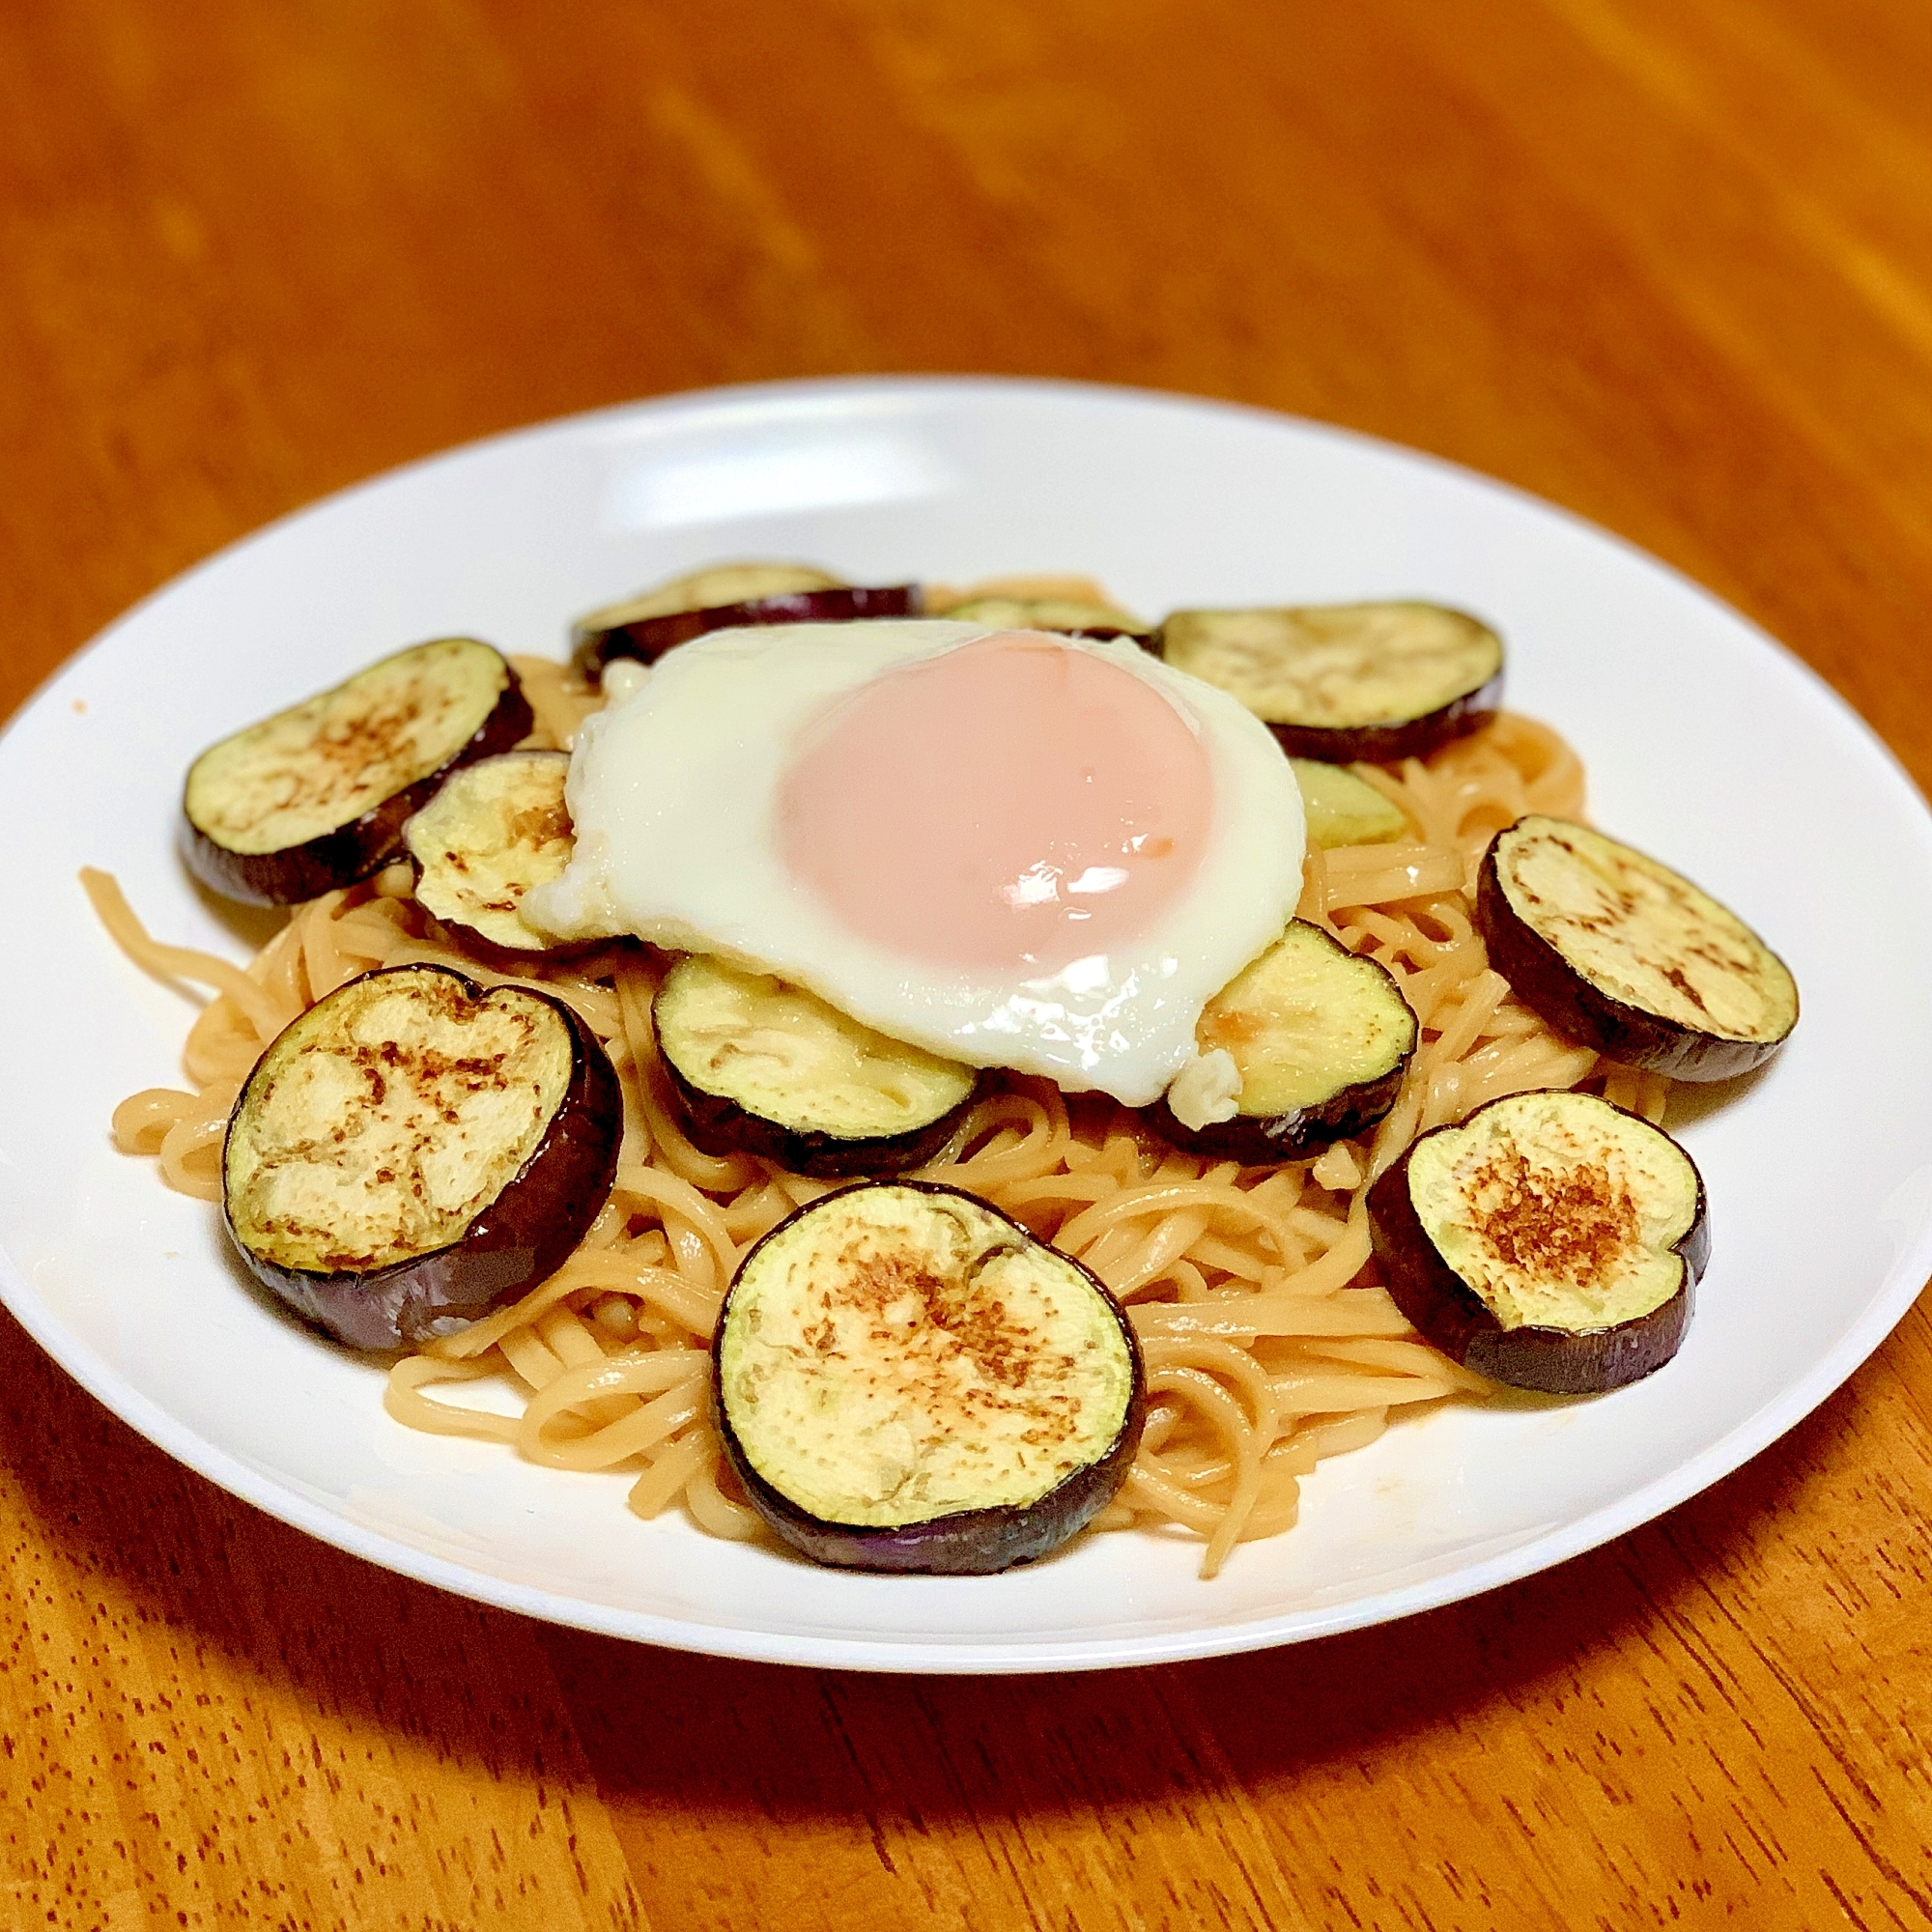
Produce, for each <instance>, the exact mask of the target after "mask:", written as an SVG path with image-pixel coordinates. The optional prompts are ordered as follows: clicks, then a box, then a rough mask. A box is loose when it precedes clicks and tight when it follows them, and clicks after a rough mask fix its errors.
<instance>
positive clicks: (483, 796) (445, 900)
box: [403, 752, 575, 953]
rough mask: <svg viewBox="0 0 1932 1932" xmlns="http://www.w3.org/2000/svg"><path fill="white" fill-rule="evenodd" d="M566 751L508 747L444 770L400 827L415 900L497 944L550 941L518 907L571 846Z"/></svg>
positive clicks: (530, 948) (552, 944) (514, 949)
mask: <svg viewBox="0 0 1932 1932" xmlns="http://www.w3.org/2000/svg"><path fill="white" fill-rule="evenodd" d="M569 775H570V754H569V753H567V752H506V753H503V754H502V755H501V756H499V757H495V758H483V759H480V760H479V761H478V762H477V763H475V764H473V765H466V766H465V767H464V768H463V770H461V771H460V772H457V773H455V774H453V775H452V776H451V777H450V778H449V779H447V780H445V781H444V782H443V785H442V788H441V790H440V791H439V792H438V793H437V795H436V796H435V797H434V798H433V799H431V800H430V802H429V803H428V804H427V805H426V806H424V807H423V809H422V810H420V811H418V812H417V813H416V814H415V816H414V817H413V818H412V819H411V820H410V821H409V823H408V825H407V826H405V827H404V832H403V842H404V846H405V848H406V850H407V851H408V854H409V857H410V859H411V862H412V864H413V865H414V867H415V869H416V881H415V897H416V903H417V904H418V905H420V906H421V907H422V909H423V910H424V911H425V912H427V913H429V914H431V915H432V916H433V917H434V918H437V919H440V920H441V921H442V922H443V923H445V924H446V925H450V926H453V927H455V928H456V929H457V930H458V931H459V932H460V933H461V934H463V935H464V936H466V937H468V938H469V939H471V940H474V941H479V942H481V944H482V945H483V946H484V947H485V948H487V949H493V950H495V951H497V952H510V953H532V952H554V951H556V950H557V946H558V942H557V941H555V940H554V939H552V938H551V937H550V935H549V934H547V933H544V932H540V931H539V930H538V929H537V928H536V927H535V926H533V925H531V924H529V923H527V922H526V920H525V919H524V917H523V911H522V907H523V902H524V895H525V894H526V893H527V892H528V891H529V890H530V888H531V887H532V886H538V885H543V884H545V883H547V882H548V881H550V880H552V879H554V878H557V877H560V876H561V874H562V872H563V869H564V867H566V866H567V865H569V863H570V856H571V853H572V851H573V849H574V847H575V840H574V839H573V838H572V836H571V825H570V811H569V808H568V807H567V806H566V805H565V803H564V781H565V780H566V779H567V778H568V777H569Z"/></svg>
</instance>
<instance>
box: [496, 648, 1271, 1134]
mask: <svg viewBox="0 0 1932 1932" xmlns="http://www.w3.org/2000/svg"><path fill="white" fill-rule="evenodd" d="M612 683H613V685H618V683H619V681H618V680H616V679H613V680H612ZM567 798H568V803H569V807H570V811H571V816H572V819H573V821H574V824H575V827H576V838H577V843H576V850H575V855H574V857H573V859H572V861H571V865H570V867H569V868H568V870H567V871H566V872H565V873H564V875H563V877H562V878H560V879H558V880H555V881H554V882H553V883H551V884H550V885H547V886H544V887H541V888H539V889H538V890H537V891H535V892H532V893H531V894H530V895H528V897H527V898H526V901H525V911H526V916H527V917H528V918H530V919H531V920H533V921H534V922H535V923H538V924H540V925H542V926H544V927H546V928H547V929H549V930H551V931H552V932H554V933H555V934H556V935H557V936H558V937H560V938H571V939H582V938H592V937H603V936H611V935H615V934H619V933H634V934H636V935H637V936H638V937H639V938H641V939H644V940H648V941H650V942H652V943H653V944H655V945H658V946H663V947H667V948H670V949H673V950H676V951H681V952H715V953H720V954H723V955H724V956H725V957H727V958H730V959H732V960H734V961H737V962H738V963H740V964H743V965H746V966H749V967H752V968H753V969H755V970H758V971H761V972H766V973H773V974H777V975H778V976H780V977H781V978H782V979H785V980H791V981H793V982H794V983H796V984H798V985H802V986H806V987H809V988H810V990H811V991H812V992H814V993H816V994H818V995H819V997H820V998H821V999H824V1000H827V1001H829V1002H830V1003H831V1004H832V1005H834V1006H836V1007H838V1009H841V1010H842V1011H844V1012H846V1013H849V1014H851V1015H852V1016H853V1017H854V1018H856V1019H859V1020H862V1021H863V1022H865V1023H866V1024H867V1026H870V1027H874V1028H876V1029H877V1030H878V1031H879V1032H881V1033H884V1034H888V1035H890V1036H892V1037H895V1038H897V1039H903V1040H909V1041H911V1042H913V1043H915V1044H917V1045H919V1046H923V1047H925V1048H927V1049H928V1050H929V1051H931V1052H934V1053H940V1054H947V1055H950V1056H952V1058H954V1059H956V1060H960V1061H964V1062H966V1063H968V1064H969V1065H980V1066H999V1067H1009V1068H1012V1069H1014V1070H1016V1071H1019V1072H1024V1073H1036V1074H1043V1075H1045V1076H1046V1077H1047V1078H1049V1079H1051V1080H1054V1081H1056V1082H1058V1083H1059V1084H1060V1085H1061V1086H1062V1087H1063V1088H1065V1089H1068V1090H1072V1091H1080V1090H1097V1091H1099V1092H1102V1093H1106V1094H1113V1095H1114V1096H1115V1097H1116V1098H1117V1099H1120V1100H1122V1101H1124V1102H1125V1103H1127V1104H1128V1105H1130V1106H1144V1105H1146V1104H1148V1103H1149V1102H1151V1101H1152V1100H1154V1099H1156V1098H1157V1097H1158V1096H1159V1095H1160V1094H1161V1093H1162V1092H1163V1091H1164V1090H1165V1089H1166V1088H1167V1086H1168V1084H1169V1083H1170V1082H1171V1081H1172V1080H1173V1079H1174V1078H1175V1076H1176V1075H1177V1074H1178V1073H1179V1072H1180V1071H1181V1069H1182V1068H1183V1067H1184V1066H1186V1065H1188V1064H1189V1063H1190V1062H1191V1061H1193V1060H1194V1058H1195V1054H1196V1049H1195V1040H1194V1029H1195V1024H1196V1022H1197V1021H1198V1020H1199V1018H1200V1016H1201V1010H1202V1008H1203V1007H1204V1006H1205V1005H1206V1004H1207V1002H1208V1000H1209V999H1210V998H1212V997H1213V995H1214V994H1215V993H1217V992H1219V991H1220V989H1221V988H1222V987H1223V986H1224V985H1226V984H1227V982H1228V981H1229V980H1232V979H1233V978H1234V977H1235V975H1236V973H1237V972H1239V971H1240V969H1241V968H1242V967H1243V966H1245V965H1246V964H1247V963H1248V961H1249V960H1250V959H1252V958H1253V957H1254V956H1255V955H1256V954H1257V953H1258V952H1261V951H1262V949H1263V948H1264V947H1265V946H1267V945H1269V944H1270V943H1271V942H1272V941H1273V940H1274V939H1275V938H1277V937H1278V936H1279V934H1280V933H1281V930H1282V928H1283V927H1284V925H1286V923H1288V921H1289V919H1290V918H1291V917H1292V915H1293V910H1294V905H1295V901H1296V898H1297V897H1298V895H1299V893H1300V888H1301V864H1302V854H1303V823H1302V812H1301V797H1300V792H1299V790H1298V788H1297V786H1296V784H1295V781H1294V777H1293V771H1292V770H1291V768H1290V766H1289V763H1288V760H1287V758H1286V757H1285V756H1284V755H1283V753H1282V752H1281V750H1280V748H1279V746H1278V745H1277V744H1276V742H1275V740H1274V737H1273V736H1272V734H1271V733H1270V732H1269V731H1268V730H1267V728H1266V726H1265V725H1262V724H1261V723H1260V722H1259V721H1258V720H1257V719H1255V718H1254V717H1253V716H1252V715H1251V714H1250V713H1249V712H1248V711H1247V710H1246V709H1245V708H1244V707H1243V706H1242V705H1241V704H1239V703H1238V702H1237V701H1236V699H1234V698H1232V697H1230V696H1227V695H1226V694H1225V693H1223V692H1220V691H1217V690H1215V689H1214V688H1213V687H1212V686H1210V685H1207V684H1204V683H1202V682H1200V681H1199V680H1198V679H1195V678H1192V677H1189V676H1187V675H1186V674H1185V673H1184V672H1180V671H1177V670H1174V669H1172V668H1169V667H1168V666H1166V665H1164V664H1162V663H1161V662H1160V661H1159V660H1158V659H1156V658H1153V657H1151V656H1150V655H1149V654H1148V653H1146V652H1145V651H1143V650H1141V649H1140V648H1139V647H1138V646H1136V645H1134V644H1132V643H1127V642H1121V641H1112V640H1109V641H1101V640H1097V639H1079V638H1067V637H1061V636H1052V635H1048V634H1045V633H1041V632H1027V631H999V630H988V629H986V628H985V627H983V626H981V625H976V624H964V623H957V622H944V621H922V620H906V621H883V622H870V623H856V624H795V625H784V626H776V627H771V628H765V629H753V630H741V631H722V632H717V633H714V634H712V635H711V636H709V637H705V638H702V639H696V641H694V642H692V643H688V644H684V645H681V646H679V648H678V649H676V650H675V651H672V652H670V653H669V654H668V656H667V657H665V658H664V659H663V660H662V661H661V662H660V663H659V664H658V665H657V666H656V668H654V669H653V670H652V671H651V672H650V673H649V675H648V676H647V677H644V678H642V679H641V681H637V680H632V681H631V682H630V684H629V686H628V688H620V689H619V691H618V693H617V695H616V696H613V698H612V701H611V702H610V703H608V704H607V706H606V708H605V709H604V710H603V711H601V712H599V713H597V714H596V715H594V716H593V717H592V718H590V719H589V720H588V721H587V722H586V723H585V725H584V726H583V729H582V733H581V734H580V736H579V739H578V743H577V747H576V749H575V751H574V753H573V754H572V762H571V770H570V780H569V785H568V791H567Z"/></svg>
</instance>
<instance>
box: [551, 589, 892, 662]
mask: <svg viewBox="0 0 1932 1932" xmlns="http://www.w3.org/2000/svg"><path fill="white" fill-rule="evenodd" d="M922 609H923V605H922V602H921V597H920V588H919V585H918V584H916V583H893V584H882V585H866V584H852V583H846V582H842V581H841V580H840V579H838V578H837V577H833V576H831V575H830V574H829V573H827V572H825V571H822V570H814V569H813V568H812V567H811V566H810V564H802V563H725V564H714V565H713V566H712V567H711V568H710V569H708V570H699V571H695V572H693V573H692V574H691V575H690V576H689V577H678V578H673V579H672V580H671V581H670V582H668V583H665V584H660V585H659V586H658V587H657V588H656V589H654V590H646V591H641V592H639V594H638V595H637V596H636V597H628V598H626V599H625V600H624V601H623V602H622V603H620V604H607V605H606V606H605V607H604V608H603V609H602V610H600V611H591V612H590V614H589V615H588V616H586V617H581V618H579V620H578V621H577V622H576V623H575V624H573V625H572V626H571V632H570V639H571V646H572V653H573V657H572V662H573V663H574V665H575V666H576V668H577V671H578V674H579V675H580V676H581V677H582V678H583V679H585V680H586V681H587V682H588V683H591V684H595V683H597V682H598V681H599V679H600V678H601V677H602V676H603V672H604V667H605V665H606V664H607V663H609V662H610V661H611V659H612V658H630V659H634V660H635V661H636V662H638V663H639V664H647V665H648V664H655V663H656V662H657V661H658V659H659V658H661V657H663V656H664V654H665V653H666V652H667V651H668V650H670V649H672V648H673V647H674V646H675V645H678V644H683V643H689V642H690V641H691V639H693V638H701V637H703V636H704V635H705V633H706V632H708V631H728V630H731V629H734V628H735V627H737V626H739V625H741V624H837V623H844V622H846V621H848V620H853V619H857V618H862V617H916V616H918V615H919V614H920V612H921V610H922Z"/></svg>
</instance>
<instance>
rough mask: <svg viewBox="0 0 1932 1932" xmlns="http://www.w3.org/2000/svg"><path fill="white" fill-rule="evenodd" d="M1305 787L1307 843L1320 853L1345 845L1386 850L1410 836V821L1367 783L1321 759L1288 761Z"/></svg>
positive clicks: (1303, 808) (1303, 790) (1390, 801)
mask: <svg viewBox="0 0 1932 1932" xmlns="http://www.w3.org/2000/svg"><path fill="white" fill-rule="evenodd" d="M1288 762H1289V763H1290V764H1291V765H1293V767H1294V781H1295V783H1296V784H1298V785H1299V786H1300V787H1301V810H1302V812H1303V815H1304V816H1305V818H1306V820H1307V824H1308V842H1309V843H1310V844H1311V845H1313V846H1314V847H1316V849H1317V850H1318V851H1323V852H1329V851H1333V850H1334V849H1335V848H1336V847H1338V846H1342V845H1386V844H1387V843H1388V842H1389V840H1390V839H1392V838H1402V837H1403V836H1404V835H1405V834H1406V832H1407V831H1408V818H1407V815H1406V813H1405V812H1404V811H1403V809H1402V808H1401V807H1400V806H1399V805H1397V804H1396V803H1395V802H1394V801H1393V800H1392V799H1387V798H1384V797H1383V796H1382V795H1381V793H1380V792H1378V790H1377V789H1376V788H1375V786H1374V785H1372V784H1371V783H1369V781H1367V780H1366V779H1362V778H1357V777H1356V776H1355V774H1354V773H1353V772H1351V771H1348V770H1345V769H1344V768H1343V767H1342V766H1341V765H1330V764H1325V763H1323V762H1322V761H1321V759H1320V758H1290V759H1289V761H1288Z"/></svg>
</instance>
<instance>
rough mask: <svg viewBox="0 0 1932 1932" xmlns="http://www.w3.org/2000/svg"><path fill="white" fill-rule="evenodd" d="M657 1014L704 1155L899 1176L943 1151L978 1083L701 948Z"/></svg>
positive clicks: (970, 1071) (684, 964) (680, 969)
mask: <svg viewBox="0 0 1932 1932" xmlns="http://www.w3.org/2000/svg"><path fill="white" fill-rule="evenodd" d="M653 1013H654V1017H655V1020H656V1024H657V1030H658V1043H659V1046H660V1048H661V1049H662V1051H663V1054H664V1059H665V1065H666V1066H667V1067H668V1069H669V1071H670V1075H671V1080H672V1084H673V1085H674V1086H675V1088H676V1090H677V1093H678V1096H679V1098H680V1099H681V1100H682V1102H683V1104H684V1110H685V1115H686V1123H687V1128H688V1131H689V1132H690V1135H691V1138H692V1140H693V1141H694V1142H695V1143H696V1145H697V1146H698V1147H699V1148H701V1149H703V1150H704V1151H705V1152H707V1153H719V1154H722V1153H731V1152H735V1151H740V1150H742V1151H748V1152H752V1153H760V1154H763V1155H765V1156H766V1157H768V1158H769V1159H773V1160H777V1161H780V1162H781V1163H782V1164H784V1165H785V1166H788V1167H790V1168H791V1169H792V1170H793V1171H794V1172H796V1173H801V1174H810V1175H816V1176H819V1177H821V1178H844V1177H849V1176H852V1175H857V1174H869V1175H885V1174H896V1173H900V1172H902V1171H903V1170H904V1169H906V1168H908V1167H917V1166H918V1165H919V1164H920V1163H921V1162H922V1161H923V1160H926V1159H929V1158H930V1157H931V1156H932V1155H933V1154H934V1153H936V1152H937V1151H939V1149H940V1148H941V1147H942V1146H944V1145H945V1142H946V1139H947V1137H948V1135H949V1134H951V1132H952V1127H953V1125H954V1123H955V1122H957V1120H958V1118H959V1116H960V1114H961V1113H962V1112H963V1111H964V1110H965V1108H966V1107H967V1106H968V1105H969V1104H970V1103H971V1101H972V1099H973V1096H974V1094H975V1093H976V1092H977V1091H978V1087H979V1075H978V1073H977V1072H976V1071H975V1069H974V1068H972V1067H970V1066H962V1065H959V1063H958V1062H956V1061H952V1060H942V1059H941V1058H939V1057H938V1056H937V1055H935V1054H930V1053H927V1052H926V1051H924V1049H923V1048H921V1047H917V1046H908V1045H906V1044H905V1043H904V1042H903V1041H900V1040H895V1039H889V1038H888V1037H886V1036H885V1035H884V1034H879V1033H874V1032H873V1031H872V1029H871V1028H869V1027H867V1026H862V1025H861V1024H860V1023H859V1022H858V1021H857V1020H854V1019H851V1018H848V1017H847V1016H846V1015H845V1014H844V1013H841V1012H839V1011H838V1009H837V1008H835V1007H831V1006H828V1005H827V1004H826V1002H825V1001H823V1000H821V999H819V998H818V997H817V996H816V995H815V994H812V993H809V992H807V991H805V990H804V989H803V988H802V987H798V986H791V985H787V984H786V983H785V982H784V981H783V980H778V979H774V978H773V977H771V976H770V975H769V974H763V973H751V972H747V971H745V970H743V969H742V968H739V967H736V966H733V965H730V964H729V963H728V962H726V961H725V960H722V959H718V958H715V957H712V956H711V955H709V954H705V953H694V954H692V955H691V956H690V957H689V958H686V959H682V960H680V961H679V962H678V963H677V965H675V966H674V967H672V968H671V970H670V972H669V973H668V974H667V975H666V976H665V980H664V983H663V985H662V986H661V987H660V988H659V990H658V996H657V999H656V1002H655V1004H654V1007H653Z"/></svg>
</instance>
